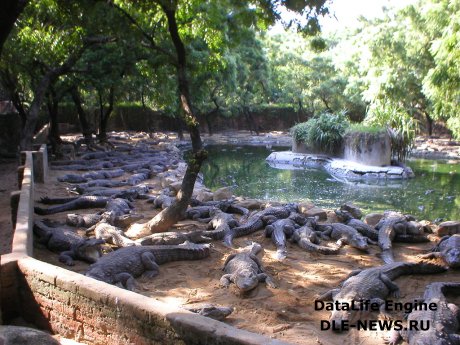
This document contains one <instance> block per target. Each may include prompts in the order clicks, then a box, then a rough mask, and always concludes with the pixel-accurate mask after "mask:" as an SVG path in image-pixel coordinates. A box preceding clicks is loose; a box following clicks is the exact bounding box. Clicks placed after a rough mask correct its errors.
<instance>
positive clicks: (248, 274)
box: [235, 269, 259, 292]
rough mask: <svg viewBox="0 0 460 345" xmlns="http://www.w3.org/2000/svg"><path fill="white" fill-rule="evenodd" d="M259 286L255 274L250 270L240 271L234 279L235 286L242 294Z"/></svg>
mask: <svg viewBox="0 0 460 345" xmlns="http://www.w3.org/2000/svg"><path fill="white" fill-rule="evenodd" d="M257 284H259V278H257V273H256V272H254V271H252V270H247V269H246V270H241V271H239V272H238V275H237V276H236V279H235V285H236V286H237V287H238V289H240V290H241V291H242V292H247V291H250V290H252V289H254V288H255V287H256V286H257Z"/></svg>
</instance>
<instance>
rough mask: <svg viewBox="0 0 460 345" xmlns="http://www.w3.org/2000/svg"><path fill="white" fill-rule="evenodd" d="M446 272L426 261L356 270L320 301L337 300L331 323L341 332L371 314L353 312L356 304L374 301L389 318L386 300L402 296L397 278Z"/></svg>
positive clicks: (334, 302)
mask: <svg viewBox="0 0 460 345" xmlns="http://www.w3.org/2000/svg"><path fill="white" fill-rule="evenodd" d="M445 271H446V268H445V267H442V266H439V265H433V264H429V263H423V262H422V263H413V262H393V263H390V264H386V265H383V266H379V267H372V268H368V269H364V270H355V271H352V272H351V273H350V275H349V276H348V278H347V279H346V280H345V281H344V282H343V283H342V284H341V285H340V287H339V288H336V289H332V290H329V291H328V292H326V293H324V294H323V295H321V296H319V297H318V298H317V301H329V300H332V301H333V304H331V306H332V307H333V309H332V310H333V311H332V313H331V317H330V321H332V322H333V323H334V324H335V325H336V326H337V327H334V330H335V331H338V332H340V331H342V330H343V328H342V327H341V326H342V325H344V323H345V322H349V323H350V324H352V323H353V322H355V321H356V320H357V319H358V318H360V317H362V316H363V315H362V313H363V312H366V311H370V309H369V308H353V309H358V310H350V309H352V308H347V307H346V306H351V305H352V304H353V303H355V304H358V305H359V303H360V301H370V302H371V303H375V304H374V305H376V304H378V305H379V310H380V314H381V315H382V316H383V317H385V318H388V317H389V315H388V313H387V312H386V310H385V299H386V298H387V297H388V296H390V295H392V296H393V297H395V298H397V297H399V287H398V286H397V285H396V284H395V283H394V282H393V280H394V279H396V278H398V277H400V276H402V275H409V274H433V273H441V272H445ZM315 304H316V302H315ZM360 309H363V310H360Z"/></svg>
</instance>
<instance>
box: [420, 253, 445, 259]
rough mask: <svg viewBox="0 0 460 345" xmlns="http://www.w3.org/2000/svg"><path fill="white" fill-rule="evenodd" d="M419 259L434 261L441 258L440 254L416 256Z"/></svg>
mask: <svg viewBox="0 0 460 345" xmlns="http://www.w3.org/2000/svg"><path fill="white" fill-rule="evenodd" d="M417 257H418V258H420V259H436V258H440V257H442V255H441V253H440V252H434V253H428V254H420V255H417Z"/></svg>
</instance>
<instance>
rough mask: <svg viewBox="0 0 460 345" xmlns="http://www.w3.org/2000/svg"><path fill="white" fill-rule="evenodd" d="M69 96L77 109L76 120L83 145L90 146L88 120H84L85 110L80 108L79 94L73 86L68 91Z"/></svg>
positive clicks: (90, 137) (90, 132) (91, 139)
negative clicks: (78, 123) (82, 138)
mask: <svg viewBox="0 0 460 345" xmlns="http://www.w3.org/2000/svg"><path fill="white" fill-rule="evenodd" d="M70 94H71V95H72V100H73V103H74V104H75V108H77V114H78V120H79V122H80V130H81V133H82V134H83V137H84V140H85V144H86V146H91V145H92V144H93V135H92V131H91V127H90V125H89V124H88V120H87V118H86V113H85V110H84V109H83V106H82V100H81V96H80V92H79V91H78V88H77V87H76V86H75V87H73V88H72V89H71V90H70Z"/></svg>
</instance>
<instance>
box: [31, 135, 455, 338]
mask: <svg viewBox="0 0 460 345" xmlns="http://www.w3.org/2000/svg"><path fill="white" fill-rule="evenodd" d="M247 134H249V133H247ZM240 135H241V136H244V135H245V133H241V132H240V133H239V134H238V136H236V135H235V133H233V134H232V133H230V134H229V135H227V136H224V137H222V136H220V137H219V136H214V138H213V140H215V141H217V142H219V140H220V139H219V138H221V139H222V140H228V141H229V142H235V141H234V140H235V139H237V141H236V142H237V143H240V144H241V141H239V140H238V138H239V136H240ZM260 138H268V137H263V136H260V137H259V139H260ZM207 139H208V137H206V138H205V140H207ZM246 140H248V141H253V139H252V138H249V137H248V136H247V135H246ZM277 140H278V139H277ZM279 140H282V139H279ZM236 142H235V143H236ZM261 143H262V144H266V143H265V142H263V140H261ZM56 173H59V175H61V174H63V172H56V171H52V172H51V174H50V180H49V183H48V184H47V185H46V186H44V185H37V190H36V199H38V198H39V197H40V196H44V195H48V196H64V195H67V192H66V190H65V184H61V183H56V176H57V174H56ZM147 182H149V183H152V184H157V181H155V180H150V181H147ZM339 206H340V205H337V207H339ZM136 210H137V212H138V213H142V214H144V215H145V221H147V220H148V219H149V218H151V217H153V216H154V215H155V214H156V213H157V211H156V210H152V206H151V204H147V203H145V201H143V200H140V201H136ZM91 212H93V211H92V210H86V211H84V212H81V213H91ZM48 218H52V219H57V220H61V221H62V220H64V218H65V214H64V213H62V214H57V215H53V216H48ZM203 226H204V225H203V224H200V223H195V222H191V221H185V222H181V223H179V224H178V225H177V226H176V228H183V229H187V230H192V229H196V228H200V227H203ZM247 240H254V241H257V242H259V243H260V244H262V246H263V247H264V248H265V252H264V255H263V257H262V256H261V255H259V257H262V262H263V265H264V267H265V269H266V271H267V273H269V274H270V275H272V276H273V278H274V280H275V282H276V283H277V284H278V288H277V289H268V288H266V287H265V286H264V285H262V284H261V285H260V286H259V287H258V288H257V289H256V290H254V291H252V292H251V293H249V294H248V295H247V296H240V295H238V294H237V293H236V291H235V289H234V287H231V288H229V289H226V288H222V287H220V285H219V279H220V277H221V275H222V273H223V272H222V270H221V268H222V265H223V263H224V261H225V258H226V257H227V255H229V254H231V253H232V250H230V249H228V248H226V247H224V246H222V245H221V244H220V243H218V242H214V243H213V248H212V250H211V257H210V258H207V259H205V260H201V261H190V262H185V261H182V262H173V263H169V264H165V265H162V266H161V269H160V274H159V276H158V277H156V278H154V279H153V280H150V281H143V280H142V279H138V283H139V288H138V289H137V291H136V292H138V293H140V294H143V295H146V296H149V297H151V298H155V299H158V300H161V301H164V302H166V303H171V304H174V305H179V306H182V305H184V306H194V305H197V304H201V303H215V304H221V305H232V306H233V307H234V308H235V311H234V313H233V314H232V315H231V316H230V317H229V318H228V319H227V321H226V322H227V323H228V324H231V325H233V326H235V327H238V328H243V329H246V330H250V331H253V332H257V333H261V334H265V335H267V336H269V337H273V338H278V339H282V340H284V341H288V342H291V343H293V344H304V345H305V344H306V345H309V344H333V345H334V344H340V345H342V344H369V345H371V344H372V345H373V344H376V345H378V344H384V341H383V335H384V334H385V333H386V332H384V331H357V330H352V331H350V332H348V333H343V334H336V333H332V332H331V331H321V330H320V321H321V320H327V319H328V317H329V312H327V311H315V310H314V299H315V298H316V297H317V296H318V295H319V294H321V293H323V292H325V291H327V290H329V289H331V288H333V287H336V286H337V285H338V283H339V282H340V281H341V280H342V279H343V278H344V277H345V276H346V275H347V274H348V273H349V272H350V271H351V270H353V269H356V268H366V267H372V266H376V265H380V264H381V260H380V259H379V257H378V256H377V253H378V252H379V249H378V248H377V247H376V246H372V248H371V250H370V253H369V254H365V253H362V252H359V251H357V250H355V249H353V248H350V247H345V248H343V249H342V251H341V253H340V254H339V255H332V256H324V255H320V254H315V253H309V252H304V251H302V250H300V249H299V248H298V247H296V246H294V245H289V246H288V257H287V259H286V260H285V261H284V262H277V261H275V260H274V255H275V248H274V245H273V244H272V243H271V241H270V239H266V238H265V237H264V235H263V232H262V231H259V232H256V233H255V234H253V235H252V236H250V237H243V238H238V239H236V240H235V245H236V246H238V247H239V246H244V245H245V242H246V241H247ZM432 240H433V241H435V240H436V238H435V237H434V236H433V237H432ZM432 246H433V243H424V244H415V245H410V244H409V245H403V244H395V257H396V259H397V260H401V261H412V260H416V259H415V258H414V255H416V254H420V253H424V252H426V251H427V250H429V249H430V248H431V247H432ZM35 256H36V257H37V258H38V259H41V260H44V261H47V262H49V263H52V264H55V265H58V266H61V267H64V265H63V264H61V263H59V262H58V259H57V255H56V254H52V253H50V252H48V251H47V250H45V249H43V248H36V250H35ZM86 267H87V265H86V264H84V263H80V262H78V263H77V265H76V266H74V267H72V268H71V269H72V270H74V271H77V272H84V271H85V270H86ZM64 268H68V267H64ZM448 280H449V281H460V271H459V270H457V271H449V272H447V273H443V274H440V275H432V276H411V277H402V278H399V279H397V280H396V283H397V284H398V285H399V286H400V288H401V296H402V297H401V300H402V301H403V302H407V301H412V300H413V299H414V298H416V297H420V296H421V295H422V294H423V290H424V288H425V286H426V285H427V284H428V283H430V282H433V281H448ZM452 302H456V303H457V304H458V303H460V298H457V299H452ZM392 315H393V316H394V318H395V319H397V320H402V319H403V314H402V312H393V313H392ZM370 318H372V319H376V318H377V315H372V316H370Z"/></svg>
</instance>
